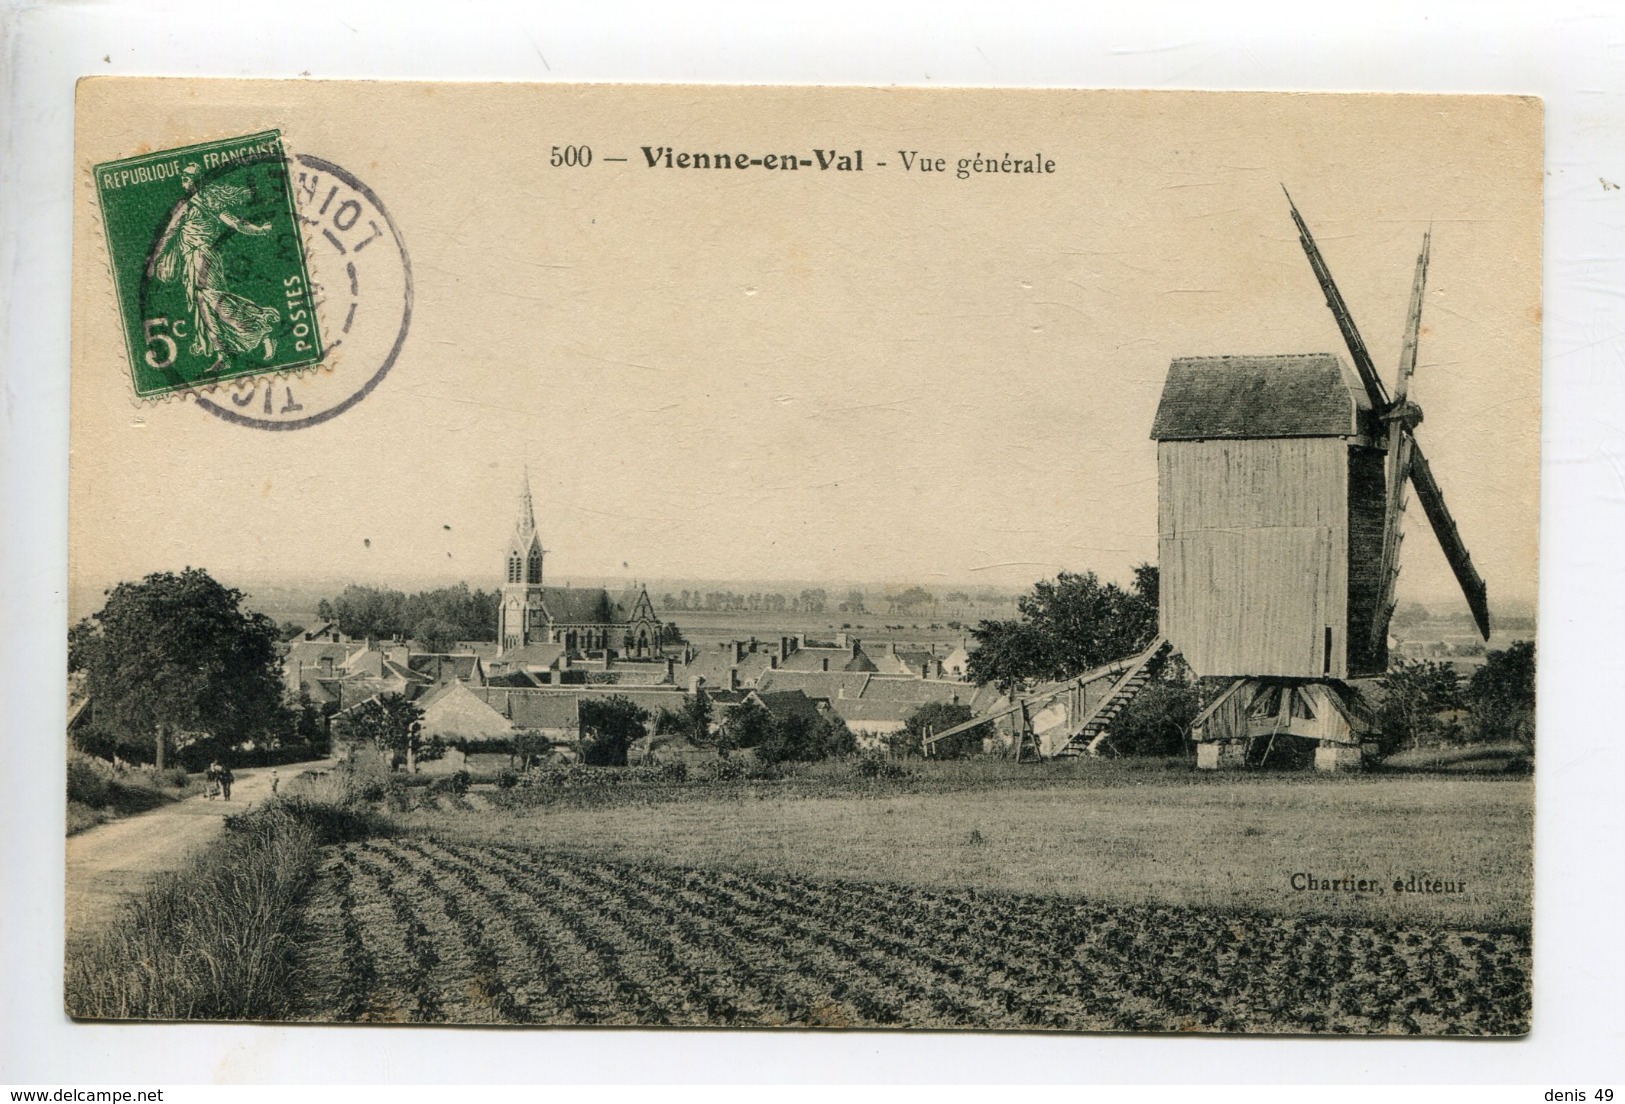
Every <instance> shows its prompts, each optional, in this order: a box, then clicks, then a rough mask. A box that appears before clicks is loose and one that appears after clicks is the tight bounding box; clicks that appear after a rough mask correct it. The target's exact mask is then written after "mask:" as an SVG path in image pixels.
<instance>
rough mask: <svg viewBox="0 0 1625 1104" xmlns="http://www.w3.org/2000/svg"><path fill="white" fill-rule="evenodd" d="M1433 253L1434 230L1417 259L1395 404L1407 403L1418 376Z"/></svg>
mask: <svg viewBox="0 0 1625 1104" xmlns="http://www.w3.org/2000/svg"><path fill="white" fill-rule="evenodd" d="M1432 252H1433V228H1432V227H1431V226H1430V227H1428V229H1427V232H1426V233H1424V234H1423V235H1422V252H1421V253H1419V254H1418V255H1417V257H1416V279H1415V280H1414V281H1413V282H1412V283H1411V308H1410V313H1409V314H1407V315H1406V317H1405V344H1404V345H1403V346H1401V347H1400V350H1399V382H1398V383H1397V384H1395V386H1394V404H1395V405H1396V406H1397V405H1399V404H1400V403H1402V402H1404V401H1405V396H1406V395H1407V394H1408V393H1409V392H1410V388H1411V376H1413V375H1415V374H1416V345H1417V341H1418V340H1419V339H1420V338H1421V335H1422V293H1423V291H1424V290H1425V289H1426V287H1427V282H1428V257H1429V256H1430V255H1431V254H1432Z"/></svg>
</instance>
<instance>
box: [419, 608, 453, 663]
mask: <svg viewBox="0 0 1625 1104" xmlns="http://www.w3.org/2000/svg"><path fill="white" fill-rule="evenodd" d="M412 638H413V639H414V640H416V641H417V645H418V648H419V650H421V651H425V652H436V653H440V654H445V653H447V652H449V651H451V650H452V649H453V648H455V647H456V646H457V641H458V639H459V636H458V632H457V626H456V625H453V624H451V623H450V622H449V621H442V620H440V618H438V617H429V618H425V619H424V620H423V621H421V622H419V623H418V627H417V628H415V629H413V630H412Z"/></svg>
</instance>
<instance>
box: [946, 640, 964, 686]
mask: <svg viewBox="0 0 1625 1104" xmlns="http://www.w3.org/2000/svg"><path fill="white" fill-rule="evenodd" d="M942 674H943V677H944V678H951V679H960V680H964V679H966V678H969V677H970V649H969V648H967V647H966V646H965V641H964V640H963V639H961V640H960V641H959V646H958V647H956V648H954V649H953V650H952V651H950V652H949V653H948V654H947V655H945V656H943V657H942Z"/></svg>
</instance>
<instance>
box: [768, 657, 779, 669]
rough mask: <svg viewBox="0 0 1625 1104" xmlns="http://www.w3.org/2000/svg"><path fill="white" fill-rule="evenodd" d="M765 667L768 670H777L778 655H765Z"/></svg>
mask: <svg viewBox="0 0 1625 1104" xmlns="http://www.w3.org/2000/svg"><path fill="white" fill-rule="evenodd" d="M767 669H768V670H769V671H777V670H778V669H779V657H778V656H776V655H769V656H768V657H767Z"/></svg>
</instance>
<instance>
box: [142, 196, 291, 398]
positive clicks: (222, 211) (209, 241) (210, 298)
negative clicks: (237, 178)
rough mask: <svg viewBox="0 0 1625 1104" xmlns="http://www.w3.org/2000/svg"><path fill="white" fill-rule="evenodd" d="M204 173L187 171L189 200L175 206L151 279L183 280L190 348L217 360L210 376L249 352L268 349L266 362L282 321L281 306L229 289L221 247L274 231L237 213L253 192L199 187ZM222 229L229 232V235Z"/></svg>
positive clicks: (153, 262) (150, 270)
mask: <svg viewBox="0 0 1625 1104" xmlns="http://www.w3.org/2000/svg"><path fill="white" fill-rule="evenodd" d="M202 171H203V170H202V169H200V168H199V167H198V166H197V165H196V164H191V165H187V166H186V167H185V168H184V169H182V170H181V183H182V186H183V187H185V189H186V193H187V194H186V198H185V199H183V200H181V201H180V202H179V203H177V204H176V205H175V210H174V212H173V213H172V214H171V215H170V216H169V225H168V226H167V227H165V228H164V235H163V237H162V238H161V239H160V240H159V242H158V248H157V249H156V250H154V251H153V254H152V260H151V262H150V263H149V264H148V266H147V275H149V276H156V277H157V278H158V279H160V280H162V281H164V282H165V283H169V282H172V281H173V280H175V278H176V277H177V276H178V277H179V278H180V279H181V281H182V284H183V285H184V286H185V288H186V305H187V307H188V308H189V309H190V310H191V312H192V325H193V337H192V344H191V346H190V349H191V352H192V353H193V354H194V355H196V356H208V355H209V354H211V353H212V354H213V355H214V363H213V364H212V365H211V366H210V369H209V370H210V371H214V370H217V369H219V368H220V367H221V366H222V365H223V364H224V362H225V359H226V357H227V356H228V355H230V354H234V353H246V352H248V351H249V350H251V349H253V348H255V347H256V346H261V345H263V348H264V351H265V359H266V360H270V359H271V357H272V356H273V355H274V354H275V353H276V339H275V338H273V337H272V336H271V329H272V327H274V326H275V325H276V324H277V322H278V320H279V319H280V318H281V317H282V316H281V315H280V314H279V313H278V312H277V310H276V308H275V307H262V306H260V305H259V304H258V303H255V302H254V301H253V300H252V299H249V298H247V297H246V296H242V295H238V294H237V293H236V292H233V291H230V290H228V289H227V287H226V273H225V270H224V267H223V265H222V264H221V258H220V252H219V250H218V249H217V248H216V244H217V243H218V242H219V241H220V240H221V239H222V238H223V237H224V236H225V233H226V232H229V231H230V230H236V231H238V232H239V233H243V234H249V235H253V236H256V237H257V236H259V235H261V234H268V233H270V232H271V226H270V224H269V223H253V222H248V221H246V220H244V219H241V218H239V217H237V216H236V215H234V214H233V213H232V212H231V208H233V207H240V206H242V204H244V203H245V202H247V201H248V199H249V191H248V189H247V188H241V187H238V186H237V185H235V184H224V183H216V184H204V185H202V186H201V187H200V186H199V184H198V177H199V176H201V175H202ZM222 228H225V229H224V230H223V229H222Z"/></svg>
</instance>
